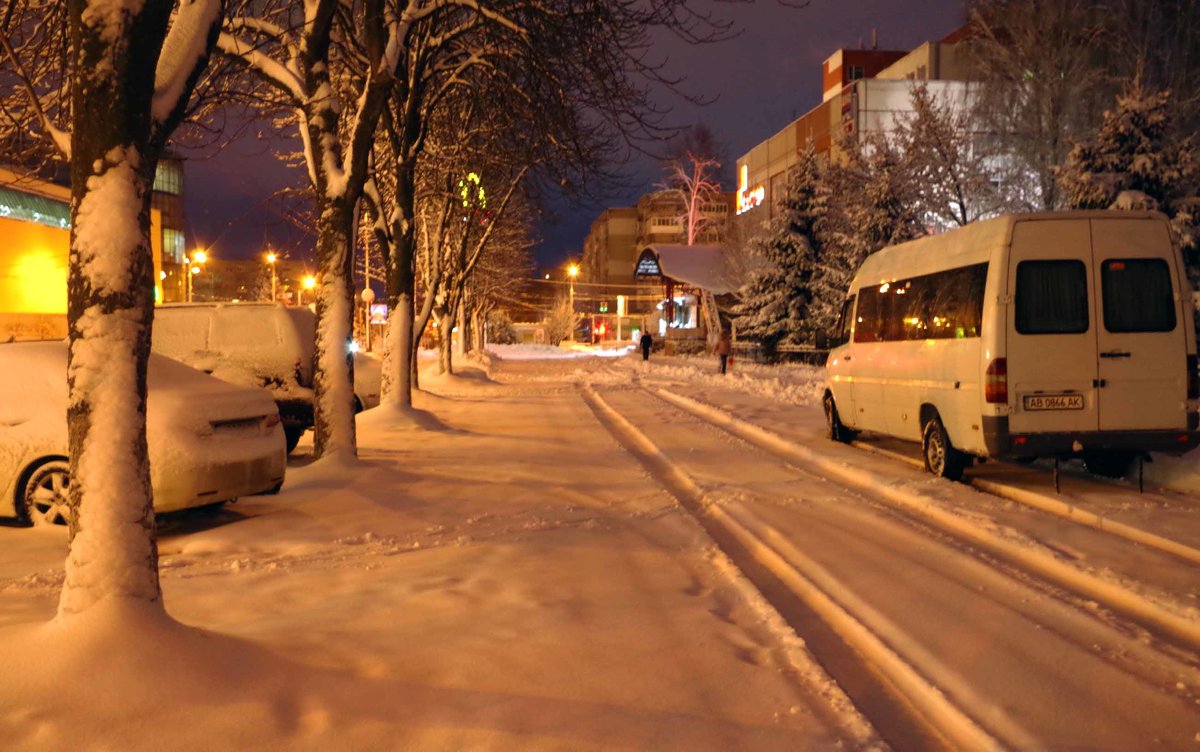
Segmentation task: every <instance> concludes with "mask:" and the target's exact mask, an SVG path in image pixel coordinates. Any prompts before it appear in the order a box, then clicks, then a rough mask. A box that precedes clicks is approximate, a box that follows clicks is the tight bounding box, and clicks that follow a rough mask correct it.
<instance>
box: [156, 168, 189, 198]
mask: <svg viewBox="0 0 1200 752" xmlns="http://www.w3.org/2000/svg"><path fill="white" fill-rule="evenodd" d="M154 190H156V191H158V192H159V193H169V194H171V195H172V196H182V195H183V165H181V164H180V163H178V162H174V161H172V160H169V159H164V160H161V161H160V162H159V163H158V169H157V170H155V172H154Z"/></svg>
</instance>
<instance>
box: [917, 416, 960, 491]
mask: <svg viewBox="0 0 1200 752" xmlns="http://www.w3.org/2000/svg"><path fill="white" fill-rule="evenodd" d="M921 449H922V452H921V454H922V455H923V456H924V459H925V469H926V470H928V471H929V472H931V473H933V474H934V475H936V476H937V477H939V478H946V479H947V480H959V479H961V478H962V474H963V470H964V469H966V466H967V462H968V458H967V455H965V454H963V453H962V452H960V451H958V450H957V449H955V448H954V446H953V445H951V444H950V437H949V436H948V435H946V428H945V426H943V425H942V419H941V418H939V417H937V416H936V415H935V416H934V417H933V418H931V419H930V420H929V421H927V422H926V423H925V430H923V431H922V432H921Z"/></svg>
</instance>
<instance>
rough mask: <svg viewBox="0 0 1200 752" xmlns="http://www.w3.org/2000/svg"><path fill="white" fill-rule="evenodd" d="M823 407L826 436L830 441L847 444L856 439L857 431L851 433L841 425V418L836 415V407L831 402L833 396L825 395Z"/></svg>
mask: <svg viewBox="0 0 1200 752" xmlns="http://www.w3.org/2000/svg"><path fill="white" fill-rule="evenodd" d="M824 406H825V429H826V434H825V435H826V436H828V437H829V438H830V439H831V440H833V441H837V442H841V443H842V444H849V443H850V442H851V441H854V439H855V438H857V437H858V431H851V430H850V429H849V428H846V426H845V424H844V423H842V419H841V417H840V416H839V415H838V411H837V405H835V404H834V402H833V395H832V394H826V395H825V399H824Z"/></svg>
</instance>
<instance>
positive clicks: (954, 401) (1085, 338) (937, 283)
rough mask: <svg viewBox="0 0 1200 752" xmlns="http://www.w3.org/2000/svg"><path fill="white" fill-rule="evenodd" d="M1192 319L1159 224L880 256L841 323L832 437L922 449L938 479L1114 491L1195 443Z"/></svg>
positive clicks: (1070, 228)
mask: <svg viewBox="0 0 1200 752" xmlns="http://www.w3.org/2000/svg"><path fill="white" fill-rule="evenodd" d="M1192 308H1193V306H1192V293H1191V289H1190V287H1189V285H1188V282H1187V276H1186V274H1185V272H1184V268H1183V261H1182V259H1181V257H1180V254H1179V250H1178V249H1177V248H1176V246H1175V245H1174V243H1173V242H1172V237H1171V232H1170V226H1169V225H1168V223H1167V219H1166V218H1165V217H1164V216H1162V215H1161V214H1157V213H1151V212H1114V211H1074V212H1047V213H1038V214H1019V215H1008V216H1002V217H997V218H995V219H991V220H987V221H983V222H977V223H975V224H972V225H968V226H966V227H962V228H959V229H956V230H951V231H949V232H945V233H943V234H940V235H934V236H930V237H925V238H921V239H919V240H914V241H911V242H908V243H903V244H900V245H896V246H892V247H890V248H885V249H883V250H881V251H879V252H878V253H876V254H874V255H872V256H870V257H869V258H867V260H866V261H865V262H863V265H862V267H861V268H860V269H859V270H858V273H857V275H855V277H854V280H853V281H852V282H851V285H850V291H849V294H848V297H847V299H846V301H845V304H844V306H843V308H842V315H841V321H840V322H839V325H838V329H837V332H836V333H835V336H834V340H833V344H834V346H833V348H832V349H831V351H830V353H829V360H828V363H827V365H826V376H827V382H826V389H825V394H824V407H825V416H826V421H827V424H828V428H829V436H830V438H832V439H834V440H837V441H850V440H852V439H853V438H854V437H855V436H856V435H857V433H858V432H859V431H872V432H876V433H880V434H886V435H889V436H895V437H898V438H902V439H909V440H913V441H920V442H921V446H922V451H923V455H924V460H925V466H926V468H927V469H928V470H929V471H930V472H932V473H934V474H935V475H939V476H942V477H946V478H952V479H957V478H959V477H961V475H962V472H963V469H964V468H965V467H966V466H967V465H969V464H970V463H971V460H972V458H973V457H979V458H993V457H994V458H1010V459H1017V460H1023V461H1024V460H1030V459H1034V458H1037V457H1054V458H1065V457H1081V458H1082V459H1083V461H1084V463H1085V465H1086V466H1087V468H1088V470H1089V471H1091V472H1094V473H1097V474H1101V475H1107V476H1121V475H1124V474H1125V473H1126V472H1127V471H1128V470H1129V468H1130V466H1131V464H1132V462H1133V461H1134V460H1135V459H1137V458H1138V457H1140V456H1143V455H1144V454H1145V453H1146V452H1152V451H1153V452H1166V453H1170V454H1181V453H1183V452H1185V451H1187V450H1189V449H1192V448H1194V447H1195V446H1196V445H1197V444H1198V443H1200V433H1198V432H1197V424H1198V418H1197V408H1198V406H1200V399H1198V398H1200V382H1198V381H1197V371H1196V366H1197V364H1196V342H1195V331H1194V325H1193V321H1192Z"/></svg>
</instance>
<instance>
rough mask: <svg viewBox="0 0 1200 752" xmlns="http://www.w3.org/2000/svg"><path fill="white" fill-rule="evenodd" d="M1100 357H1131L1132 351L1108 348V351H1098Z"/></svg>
mask: <svg viewBox="0 0 1200 752" xmlns="http://www.w3.org/2000/svg"><path fill="white" fill-rule="evenodd" d="M1100 357H1101V358H1131V357H1133V353H1127V352H1121V351H1120V350H1109V351H1108V352H1102V353H1100Z"/></svg>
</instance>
